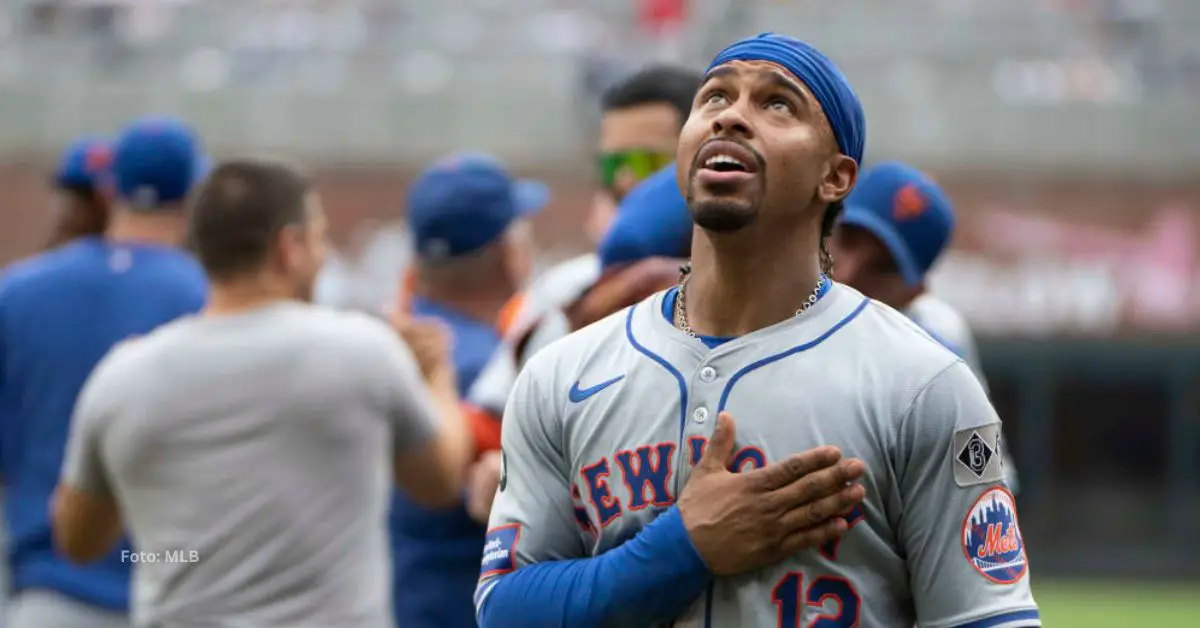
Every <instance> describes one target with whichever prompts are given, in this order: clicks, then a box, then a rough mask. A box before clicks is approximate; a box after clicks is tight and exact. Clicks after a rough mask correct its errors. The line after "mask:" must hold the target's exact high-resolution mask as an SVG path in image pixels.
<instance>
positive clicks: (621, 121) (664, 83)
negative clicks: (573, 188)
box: [497, 65, 700, 386]
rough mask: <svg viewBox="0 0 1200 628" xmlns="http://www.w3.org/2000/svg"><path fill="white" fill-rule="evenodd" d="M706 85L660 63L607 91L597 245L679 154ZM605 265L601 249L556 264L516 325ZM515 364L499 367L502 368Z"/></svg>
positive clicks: (582, 285) (570, 293) (579, 287)
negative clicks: (629, 202)
mask: <svg viewBox="0 0 1200 628" xmlns="http://www.w3.org/2000/svg"><path fill="white" fill-rule="evenodd" d="M699 84H700V74H699V73H698V72H695V71H693V70H690V69H688V68H683V67H678V66H663V65H656V66H650V67H648V68H646V69H644V70H641V71H639V72H636V73H634V74H632V75H630V76H628V77H626V78H625V79H623V80H621V81H618V82H617V83H616V84H615V85H613V86H612V87H610V88H609V89H608V90H607V91H606V92H605V93H604V95H603V97H602V103H601V104H602V108H603V114H602V117H601V119H600V135H599V137H598V138H597V151H598V157H597V162H598V165H599V181H600V189H599V190H598V191H597V193H596V196H595V198H594V202H593V205H592V208H591V212H590V213H589V214H588V219H587V223H586V224H585V230H586V231H587V233H588V236H589V237H590V238H591V239H592V241H593V242H594V243H596V244H597V245H598V244H599V243H600V241H601V240H603V239H604V236H605V234H606V233H607V232H608V228H609V224H610V223H611V222H612V220H613V215H614V212H615V211H616V207H617V205H618V204H619V203H620V202H621V201H622V200H623V199H624V198H625V195H626V194H628V193H629V192H630V190H632V189H633V188H634V186H636V185H638V184H639V183H641V182H642V181H644V180H645V179H646V178H647V177H649V176H650V175H651V174H653V173H655V172H656V171H658V170H660V169H662V168H663V167H664V166H666V165H667V164H669V163H670V162H671V161H673V160H674V158H675V145H676V143H677V142H678V141H679V129H680V128H682V127H683V121H684V120H686V119H687V116H688V112H689V111H690V110H691V106H692V96H693V95H695V93H696V86H698V85H699ZM601 271H602V269H601V267H600V260H599V258H598V257H597V256H596V254H595V253H594V252H589V253H586V254H583V255H580V256H578V257H575V258H572V259H569V260H567V261H565V262H562V263H560V264H558V265H556V266H554V267H552V268H550V269H549V270H547V271H546V272H545V273H543V274H542V275H541V276H539V277H538V278H537V279H536V280H535V281H534V282H533V283H532V284H531V285H530V286H529V287H528V289H526V290H525V291H523V292H522V293H521V294H519V295H518V296H517V297H515V298H514V300H513V302H512V303H510V305H509V310H511V312H512V314H511V316H510V319H511V320H512V321H513V323H512V325H511V327H514V328H515V327H520V328H523V329H524V330H529V329H531V327H532V325H533V324H535V323H536V321H537V320H538V319H539V318H541V317H542V316H543V315H544V314H546V313H547V312H552V311H554V310H555V309H558V308H561V307H563V306H564V305H566V304H567V303H570V302H571V301H573V300H575V299H577V298H579V297H580V295H582V294H583V293H584V292H585V291H586V290H587V289H588V288H589V287H591V286H592V285H593V284H594V283H595V282H596V280H597V279H599V277H600V273H601ZM500 359H501V360H507V359H508V358H507V357H505V356H500ZM511 367H512V365H511V364H501V365H498V366H497V368H499V369H502V370H510V369H511ZM511 385H512V382H511V380H510V382H509V386H511Z"/></svg>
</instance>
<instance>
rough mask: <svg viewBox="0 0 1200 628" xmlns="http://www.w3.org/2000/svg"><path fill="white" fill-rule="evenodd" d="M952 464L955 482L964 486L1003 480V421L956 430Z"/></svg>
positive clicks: (951, 458)
mask: <svg viewBox="0 0 1200 628" xmlns="http://www.w3.org/2000/svg"><path fill="white" fill-rule="evenodd" d="M950 465H951V466H952V467H953V468H954V483H955V484H957V485H959V486H961V487H967V486H975V485H977V484H995V483H997V482H1001V481H1003V480H1004V456H1002V455H1001V454H1000V423H998V422H997V423H991V424H989V425H981V426H979V427H973V428H970V429H965V430H959V431H957V432H955V433H954V439H953V440H952V442H951V443H950Z"/></svg>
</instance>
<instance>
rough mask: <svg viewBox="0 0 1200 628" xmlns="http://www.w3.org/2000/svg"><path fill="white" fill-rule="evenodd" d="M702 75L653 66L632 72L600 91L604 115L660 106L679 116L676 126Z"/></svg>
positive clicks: (688, 109)
mask: <svg viewBox="0 0 1200 628" xmlns="http://www.w3.org/2000/svg"><path fill="white" fill-rule="evenodd" d="M701 79H703V75H701V74H700V73H699V72H696V71H694V70H690V69H688V68H683V67H679V66H674V65H655V66H650V67H648V68H645V69H643V70H640V71H638V72H635V73H633V74H631V75H629V76H627V77H625V78H623V79H621V80H620V81H617V83H616V84H614V85H613V86H611V87H609V88H608V89H607V90H605V91H604V96H603V97H602V98H601V106H602V107H603V108H604V111H611V110H613V109H627V108H629V107H637V106H640V105H651V104H658V103H662V104H665V105H670V106H671V107H672V108H674V109H675V110H676V111H678V112H679V120H680V124H682V123H683V120H686V119H687V117H688V115H689V114H690V113H691V112H692V100H693V99H695V98H696V90H698V89H700V81H701Z"/></svg>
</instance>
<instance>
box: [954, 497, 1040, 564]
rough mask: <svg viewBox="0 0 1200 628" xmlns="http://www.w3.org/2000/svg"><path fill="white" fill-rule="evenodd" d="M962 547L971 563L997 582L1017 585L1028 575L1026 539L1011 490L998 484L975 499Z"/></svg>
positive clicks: (963, 536)
mask: <svg viewBox="0 0 1200 628" xmlns="http://www.w3.org/2000/svg"><path fill="white" fill-rule="evenodd" d="M962 546H963V553H965V554H966V556H967V560H968V561H970V562H971V566H972V567H974V568H975V570H976V571H978V572H979V573H980V574H982V575H983V577H984V578H987V579H988V580H991V581H992V582H995V583H996V584H1013V583H1014V582H1017V581H1018V580H1020V579H1021V577H1022V576H1024V575H1025V571H1026V570H1027V569H1028V563H1027V560H1026V557H1025V542H1024V540H1022V539H1021V528H1020V526H1019V525H1018V524H1017V503H1016V500H1015V499H1013V495H1012V493H1010V492H1008V489H1006V488H1004V487H1002V486H996V487H993V488H990V489H988V490H986V491H984V492H983V494H982V495H980V496H979V499H977V500H975V503H974V504H973V505H972V506H971V509H970V510H969V511H967V516H966V518H965V519H963V524H962Z"/></svg>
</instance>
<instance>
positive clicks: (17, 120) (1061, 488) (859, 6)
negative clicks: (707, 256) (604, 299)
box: [0, 0, 1200, 628]
mask: <svg viewBox="0 0 1200 628" xmlns="http://www.w3.org/2000/svg"><path fill="white" fill-rule="evenodd" d="M761 30H778V31H784V32H787V33H788V34H794V35H797V36H800V37H803V38H805V39H808V40H809V41H811V42H813V43H814V44H816V45H817V46H819V47H821V48H822V49H824V50H826V51H828V52H829V53H830V54H831V56H833V57H834V58H835V59H836V60H837V61H838V62H839V64H840V65H841V66H842V68H843V70H844V71H845V72H846V73H847V74H848V75H849V77H850V78H851V80H852V81H853V83H854V84H855V86H856V88H857V89H858V90H859V92H860V95H861V97H862V98H863V100H864V103H865V105H866V108H867V115H868V120H869V128H870V134H869V139H868V156H869V159H870V160H874V161H878V160H881V159H904V160H908V161H911V162H913V163H915V164H918V165H920V166H922V167H924V168H927V169H928V170H929V171H930V172H931V173H933V174H934V175H935V176H936V177H937V178H938V179H939V181H941V182H942V183H943V184H944V185H945V186H946V188H947V189H948V190H949V191H950V193H951V195H952V198H954V200H955V201H956V204H957V208H958V211H959V214H960V216H961V221H960V227H959V230H958V233H957V235H956V238H955V245H954V250H953V252H952V253H951V254H950V255H949V256H948V258H947V259H945V260H944V261H943V262H942V263H941V265H940V267H939V268H938V270H937V271H936V273H935V279H934V281H933V286H934V292H935V293H937V294H939V295H940V296H942V297H943V298H945V299H946V300H948V301H949V302H951V303H952V304H954V305H956V306H957V307H959V308H960V309H962V310H963V311H964V313H965V314H966V315H967V316H968V318H969V319H970V320H971V322H972V324H973V325H974V326H975V329H976V332H977V333H978V334H979V335H980V336H981V337H982V338H983V340H984V342H983V345H982V350H983V355H984V361H985V366H986V369H987V371H988V374H989V377H990V378H991V382H992V387H993V392H994V397H995V402H996V405H997V407H998V409H999V410H1000V412H1001V415H1002V416H1003V417H1004V418H1005V421H1006V425H1007V427H1006V429H1007V431H1008V439H1009V440H1008V443H1009V445H1010V448H1011V449H1012V451H1013V452H1014V454H1015V456H1016V459H1017V463H1018V467H1019V470H1020V472H1021V476H1022V486H1021V489H1022V492H1021V496H1020V502H1021V508H1022V510H1021V512H1022V528H1023V530H1024V532H1025V535H1026V538H1027V543H1028V546H1029V548H1030V551H1031V553H1032V555H1033V560H1034V569H1035V574H1036V578H1035V593H1036V594H1037V596H1038V598H1039V601H1041V602H1042V603H1043V605H1044V607H1045V608H1044V611H1045V612H1044V615H1045V617H1046V618H1047V622H1048V623H1047V626H1051V627H1055V626H1067V627H1068V628H1071V627H1073V626H1130V625H1146V626H1149V625H1155V626H1186V625H1200V544H1197V543H1196V542H1195V538H1196V532H1195V531H1196V526H1197V522H1200V461H1198V458H1200V333H1198V332H1200V125H1197V124H1196V123H1195V116H1196V114H1197V113H1198V112H1200V111H1198V109H1197V103H1198V102H1200V39H1197V38H1196V37H1195V33H1196V32H1197V31H1200V4H1197V3H1194V2H1190V1H1186V0H1005V1H1004V2H981V1H979V0H907V1H905V2H897V1H895V0H854V1H853V2H819V1H816V0H790V1H764V0H754V1H749V0H741V1H739V2H733V1H732V0H456V1H455V2H433V1H432V0H427V1H402V0H341V1H320V0H301V1H268V0H238V1H237V2H234V1H233V0H7V1H6V2H4V3H3V6H2V7H0V212H2V218H3V220H2V221H0V224H2V225H3V228H0V261H5V262H7V261H11V260H13V259H15V258H18V257H20V256H22V255H24V254H27V253H29V252H31V251H32V250H34V249H35V248H36V247H37V245H38V244H39V242H40V240H41V237H42V236H43V234H44V230H45V228H46V226H47V224H48V196H47V190H46V188H45V179H46V172H47V169H48V167H49V165H50V164H51V163H52V161H53V159H54V156H55V153H56V152H57V151H58V150H60V149H61V148H62V147H63V146H64V145H65V143H66V142H67V141H69V140H70V139H71V138H73V137H74V136H76V135H78V134H81V133H89V132H96V131H111V130H115V129H116V128H118V127H119V126H120V124H121V123H122V122H123V121H125V120H127V119H129V118H131V117H133V116H136V115H141V114H146V113H171V114H177V115H181V116H183V117H185V118H187V119H188V120H190V121H192V122H194V123H195V124H196V125H197V127H198V128H199V129H200V130H201V132H202V133H203V134H204V136H205V139H206V142H207V143H208V146H209V147H210V148H211V149H212V150H213V151H214V152H215V153H216V154H217V155H219V156H220V155H234V154H239V153H268V154H277V155H281V156H286V157H289V158H292V159H295V160H298V161H300V162H301V163H303V164H305V165H306V166H307V167H309V168H311V169H312V171H313V172H314V173H315V174H316V175H317V178H318V181H319V188H320V190H321V192H322V193H323V195H324V198H325V203H326V207H327V208H328V209H329V211H330V213H331V218H332V220H333V222H334V235H335V238H336V240H337V243H338V246H339V249H340V251H341V255H340V256H339V257H338V259H336V260H334V262H333V263H331V266H330V268H329V269H328V273H327V275H326V277H325V278H324V282H323V294H324V295H325V298H326V299H328V300H331V301H337V302H339V303H344V304H351V305H355V304H357V305H363V306H374V305H378V304H379V303H382V302H384V301H386V300H387V299H388V294H389V293H390V292H391V291H393V290H394V289H395V287H396V286H397V285H398V277H399V273H400V270H401V269H402V267H403V263H404V259H405V257H406V255H407V250H406V242H405V237H404V234H403V232H402V229H401V228H400V227H399V226H398V224H397V221H398V220H399V219H400V218H401V217H402V215H403V197H404V189H405V185H406V183H407V181H409V180H411V178H412V176H413V174H414V173H415V172H416V171H417V170H419V168H420V167H421V166H422V165H423V164H424V163H426V162H427V161H429V160H431V159H433V158H435V157H437V156H439V155H441V154H443V153H445V152H449V151H452V150H458V149H467V148H472V149H483V150H487V151H490V152H493V153H495V154H497V155H499V156H501V157H502V158H504V159H505V160H507V161H508V162H509V163H510V164H511V165H512V166H513V167H514V168H515V169H516V170H518V171H520V172H521V173H522V174H530V175H536V176H540V177H543V178H545V179H546V180H547V181H548V182H549V183H551V185H552V186H553V189H554V202H553V204H552V206H551V208H550V209H549V210H547V211H546V212H545V213H544V215H542V216H541V217H539V219H538V222H537V224H536V231H537V238H538V242H539V245H540V246H539V251H540V262H541V263H542V264H546V263H550V262H552V261H554V260H557V259H562V258H564V257H566V256H568V255H570V254H573V253H577V252H580V251H582V250H583V249H584V248H585V247H586V246H587V244H586V240H585V238H584V236H583V231H582V227H581V221H582V219H583V216H584V215H585V212H586V210H587V208H588V206H589V204H590V203H591V198H592V193H593V187H592V186H593V185H594V176H593V169H592V160H593V155H592V153H591V145H592V138H593V136H594V133H595V123H596V118H597V113H598V112H597V105H596V100H597V94H598V92H599V90H601V89H603V87H604V86H605V85H607V84H608V82H609V81H611V80H612V79H613V78H614V77H616V76H619V75H620V74H621V73H622V72H624V71H627V70H629V69H632V68H635V67H637V66H638V65H640V64H642V63H645V62H647V61H650V60H674V61H680V62H686V63H694V64H699V63H702V62H703V61H704V60H705V59H706V58H707V55H710V54H711V53H712V52H714V51H715V50H716V49H717V48H718V47H719V46H720V45H721V44H723V43H726V42H728V41H730V40H732V39H733V38H735V37H740V36H744V35H747V34H753V33H754V32H757V31H761ZM1125 612H1127V613H1129V614H1128V615H1125V614H1123V613H1125Z"/></svg>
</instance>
